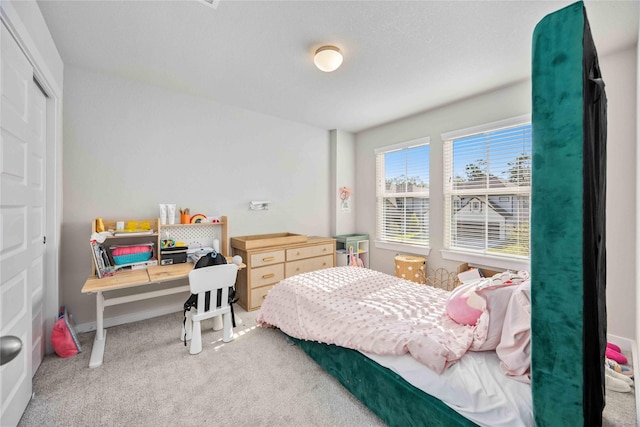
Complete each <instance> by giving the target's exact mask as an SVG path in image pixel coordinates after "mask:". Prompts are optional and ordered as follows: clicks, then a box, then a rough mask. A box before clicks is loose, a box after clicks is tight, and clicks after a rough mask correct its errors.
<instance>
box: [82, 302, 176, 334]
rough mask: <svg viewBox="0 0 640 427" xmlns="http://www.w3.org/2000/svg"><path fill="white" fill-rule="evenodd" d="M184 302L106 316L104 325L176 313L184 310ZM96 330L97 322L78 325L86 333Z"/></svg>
mask: <svg viewBox="0 0 640 427" xmlns="http://www.w3.org/2000/svg"><path fill="white" fill-rule="evenodd" d="M183 307H184V305H183V303H174V304H169V305H165V306H162V307H158V308H154V309H153V310H148V311H142V312H136V313H131V314H124V315H122V316H116V317H105V319H104V327H105V328H110V327H112V326H118V325H124V324H125V323H131V322H137V321H140V320H145V319H152V318H154V317H158V316H164V315H166V314H171V313H176V312H178V311H182V310H183ZM95 330H96V322H87V323H80V324H78V325H76V332H78V333H84V332H91V331H95Z"/></svg>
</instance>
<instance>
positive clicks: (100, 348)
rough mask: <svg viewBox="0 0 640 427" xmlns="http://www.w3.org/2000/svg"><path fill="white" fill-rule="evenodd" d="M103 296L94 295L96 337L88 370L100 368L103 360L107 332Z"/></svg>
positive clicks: (99, 293) (99, 294)
mask: <svg viewBox="0 0 640 427" xmlns="http://www.w3.org/2000/svg"><path fill="white" fill-rule="evenodd" d="M103 321H104V296H103V295H102V292H98V293H97V294H96V337H95V339H94V340H93V348H92V349H91V360H90V361H89V367H90V368H97V367H99V366H102V360H103V359H104V345H105V342H106V340H107V331H106V330H105V329H104V322H103Z"/></svg>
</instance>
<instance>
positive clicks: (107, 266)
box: [89, 240, 115, 279]
mask: <svg viewBox="0 0 640 427" xmlns="http://www.w3.org/2000/svg"><path fill="white" fill-rule="evenodd" d="M89 245H90V246H91V256H92V257H93V263H94V265H95V266H96V276H98V279H102V278H103V277H107V276H113V275H114V274H115V269H114V268H113V265H112V264H111V260H110V259H109V254H108V253H107V250H106V249H105V248H104V246H102V245H101V244H99V243H98V242H97V241H95V240H91V241H90V242H89Z"/></svg>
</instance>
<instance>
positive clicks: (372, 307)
mask: <svg viewBox="0 0 640 427" xmlns="http://www.w3.org/2000/svg"><path fill="white" fill-rule="evenodd" d="M448 295H449V292H447V291H444V290H442V289H437V288H433V287H430V286H425V285H420V284H417V283H414V282H410V281H407V280H402V279H398V278H396V277H393V276H390V275H388V274H384V273H380V272H377V271H374V270H369V269H366V268H359V267H335V268H329V269H325V270H319V271H314V272H311V273H305V274H300V275H297V276H293V277H290V278H287V279H284V280H283V281H281V282H280V283H279V284H277V285H276V286H275V287H274V288H273V289H272V290H271V291H270V292H269V294H268V295H267V298H266V299H265V301H264V303H263V304H262V307H261V309H260V312H259V313H258V315H257V317H256V322H257V323H258V324H259V325H260V326H267V327H268V326H275V327H278V328H280V329H281V330H282V331H283V332H285V333H286V334H287V335H290V336H292V337H295V338H299V339H304V340H310V341H319V342H324V343H327V344H336V345H339V346H342V347H347V348H352V349H354V350H361V351H365V352H370V353H375V354H381V355H400V354H405V353H409V354H411V355H412V356H413V357H414V358H415V359H416V360H418V361H419V362H421V363H423V364H425V365H427V366H428V367H430V368H431V369H433V370H434V371H436V372H438V373H442V372H443V371H444V370H445V369H446V368H447V367H448V366H450V365H451V364H453V363H455V361H457V360H458V359H460V358H461V357H462V355H464V353H465V352H466V351H467V350H468V349H469V347H470V346H471V344H472V343H473V341H474V339H475V340H479V339H480V340H482V339H484V338H486V337H484V338H483V337H478V336H475V337H474V331H475V330H476V328H477V327H476V326H463V325H459V324H457V323H456V322H454V321H453V320H451V319H450V318H449V316H447V314H446V313H445V302H446V300H447V296H448ZM485 329H486V328H485Z"/></svg>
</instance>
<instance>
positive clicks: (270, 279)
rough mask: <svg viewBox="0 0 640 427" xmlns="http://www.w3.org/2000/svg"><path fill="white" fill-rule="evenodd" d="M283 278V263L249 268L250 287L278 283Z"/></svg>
mask: <svg viewBox="0 0 640 427" xmlns="http://www.w3.org/2000/svg"><path fill="white" fill-rule="evenodd" d="M282 279H284V264H275V265H267V266H265V267H260V268H254V269H252V270H251V288H259V287H261V286H265V285H270V284H272V283H278V282H279V281H280V280H282Z"/></svg>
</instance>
